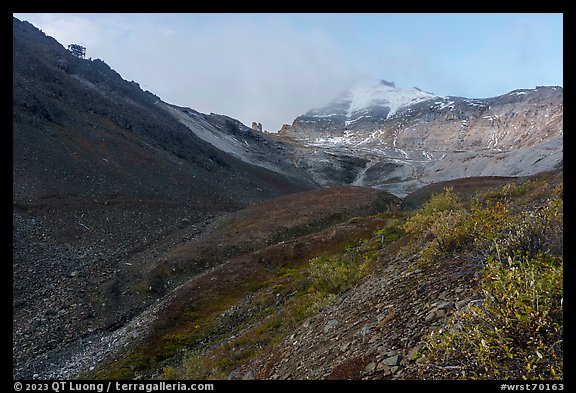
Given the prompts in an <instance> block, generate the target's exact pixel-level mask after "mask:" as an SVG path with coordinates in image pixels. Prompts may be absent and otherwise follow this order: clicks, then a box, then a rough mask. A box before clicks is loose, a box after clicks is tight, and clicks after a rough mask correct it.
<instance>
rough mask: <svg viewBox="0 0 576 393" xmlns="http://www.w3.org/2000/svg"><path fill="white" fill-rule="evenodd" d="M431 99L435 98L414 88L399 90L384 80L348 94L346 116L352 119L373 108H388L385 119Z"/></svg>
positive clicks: (361, 85)
mask: <svg viewBox="0 0 576 393" xmlns="http://www.w3.org/2000/svg"><path fill="white" fill-rule="evenodd" d="M432 98H436V96H435V95H434V94H430V93H427V92H424V91H422V90H420V89H418V88H416V87H412V88H409V89H399V88H397V87H396V86H395V85H394V83H393V82H388V81H385V80H382V81H380V82H379V83H377V84H373V83H372V84H370V85H366V84H360V85H357V86H355V87H353V88H352V89H351V90H350V92H349V93H348V100H349V101H350V104H349V107H348V111H347V113H346V115H347V117H348V118H353V117H356V116H355V115H356V114H362V113H365V112H367V111H369V110H370V109H372V108H375V107H387V108H389V112H388V115H387V117H390V116H392V115H394V114H395V113H396V111H397V110H398V109H400V108H402V107H405V106H408V105H412V104H416V103H418V102H422V101H426V100H429V99H432Z"/></svg>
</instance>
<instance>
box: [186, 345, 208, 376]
mask: <svg viewBox="0 0 576 393" xmlns="http://www.w3.org/2000/svg"><path fill="white" fill-rule="evenodd" d="M184 371H185V376H186V379H192V380H199V379H206V377H207V376H208V374H209V372H208V371H209V370H207V369H206V366H205V364H204V360H203V359H202V357H201V356H200V355H199V354H198V353H196V352H194V351H188V352H187V353H186V355H185V357H184Z"/></svg>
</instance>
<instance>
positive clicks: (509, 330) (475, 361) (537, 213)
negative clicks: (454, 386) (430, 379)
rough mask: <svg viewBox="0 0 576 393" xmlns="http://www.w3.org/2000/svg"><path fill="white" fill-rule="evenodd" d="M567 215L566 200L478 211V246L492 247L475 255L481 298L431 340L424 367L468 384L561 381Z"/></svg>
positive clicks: (475, 219) (474, 214) (474, 215)
mask: <svg viewBox="0 0 576 393" xmlns="http://www.w3.org/2000/svg"><path fill="white" fill-rule="evenodd" d="M490 203H493V201H492V202H490ZM498 204H500V205H498ZM562 210H563V202H562V200H561V199H551V200H550V201H548V203H546V204H545V205H542V206H541V207H538V208H535V209H533V210H530V211H525V212H519V213H516V214H511V213H509V212H508V210H507V209H506V208H505V206H504V205H503V204H501V202H497V204H496V205H494V206H493V207H491V208H490V207H487V208H480V207H479V206H476V207H475V210H474V211H473V212H471V217H470V220H471V221H473V222H474V225H473V226H472V227H473V228H475V230H476V232H475V235H476V236H480V235H483V237H481V240H478V238H476V239H475V241H474V243H475V244H478V243H479V242H484V243H486V242H488V241H490V242H491V247H489V248H482V249H480V250H479V254H478V256H479V257H480V256H482V255H483V257H484V258H483V260H484V261H485V266H484V269H483V279H482V284H481V290H482V294H483V299H482V301H481V302H479V303H477V304H472V305H470V306H468V307H467V308H466V309H464V310H463V311H461V312H459V313H457V314H456V315H455V316H454V317H453V318H452V320H451V321H450V323H449V324H448V326H447V327H446V328H444V329H442V330H441V331H439V332H436V333H433V334H431V335H430V336H429V337H428V338H427V340H426V349H427V353H426V355H425V361H426V363H432V364H442V365H449V366H455V369H454V370H453V369H452V368H450V370H453V371H450V372H449V374H450V375H448V377H455V378H464V379H467V378H482V379H484V378H489V379H521V378H522V379H560V378H562V366H563V350H562V328H563V312H562V299H563V285H562V283H563V258H562V249H563V244H562V234H563V216H562ZM481 218H483V220H482V219H481ZM456 227H458V225H456V226H455V228H456ZM482 253H484V254H482Z"/></svg>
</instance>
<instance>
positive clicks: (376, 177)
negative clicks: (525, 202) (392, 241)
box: [279, 81, 563, 196]
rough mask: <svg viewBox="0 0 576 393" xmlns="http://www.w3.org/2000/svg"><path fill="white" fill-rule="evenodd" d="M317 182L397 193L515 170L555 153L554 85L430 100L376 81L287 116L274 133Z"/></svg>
mask: <svg viewBox="0 0 576 393" xmlns="http://www.w3.org/2000/svg"><path fill="white" fill-rule="evenodd" d="M279 136H280V137H281V138H283V139H285V140H289V141H293V143H294V145H295V146H298V147H299V155H298V157H299V160H300V161H299V165H302V166H304V167H306V168H309V171H310V172H311V173H312V175H313V176H314V178H315V179H316V181H318V182H319V183H320V184H323V185H331V184H335V183H347V184H355V185H368V186H373V187H378V188H380V189H384V190H387V191H389V192H392V193H394V194H396V195H398V196H404V195H406V194H407V193H408V192H410V191H414V190H415V189H417V188H419V187H422V186H423V185H425V184H430V183H433V182H437V181H444V180H450V179H457V178H461V177H468V176H523V175H530V174H534V173H538V172H541V171H545V170H549V169H552V168H554V167H557V166H559V165H561V164H562V159H563V89H562V88H561V87H537V88H535V89H521V90H515V91H513V92H510V93H508V94H505V95H502V96H499V97H494V98H486V99H467V98H461V97H438V96H434V95H432V94H430V93H426V92H423V91H420V90H419V89H416V88H412V89H404V90H403V89H398V88H396V87H394V86H393V85H392V84H390V83H389V82H386V81H382V82H380V84H378V85H375V86H374V85H372V86H363V87H359V88H356V89H353V90H352V91H351V92H350V93H348V94H347V95H345V96H344V98H340V99H337V100H335V101H333V102H332V103H330V104H328V105H327V106H326V107H323V108H320V109H314V110H311V111H310V112H308V113H307V114H305V115H303V116H300V117H298V118H296V119H295V120H294V122H293V124H292V125H286V126H284V127H283V129H282V130H280V132H279Z"/></svg>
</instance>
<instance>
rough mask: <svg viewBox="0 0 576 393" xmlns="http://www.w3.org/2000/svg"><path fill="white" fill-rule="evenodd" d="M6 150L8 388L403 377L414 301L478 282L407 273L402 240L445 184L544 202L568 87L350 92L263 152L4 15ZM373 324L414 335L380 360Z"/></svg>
mask: <svg viewBox="0 0 576 393" xmlns="http://www.w3.org/2000/svg"><path fill="white" fill-rule="evenodd" d="M256 124H257V123H256ZM12 137H13V138H12V140H13V144H12V157H13V160H12V164H13V165H12V174H13V190H12V200H13V249H12V255H13V263H12V268H13V270H12V279H13V288H12V302H13V377H14V378H18V379H31V378H34V379H36V378H39V379H43V378H56V379H62V378H76V377H80V378H90V379H92V378H114V379H116V378H120V379H126V378H166V379H175V378H192V379H204V378H239V377H242V378H246V379H250V378H272V379H277V378H329V377H330V378H332V377H334V378H338V377H342V378H348V377H353V378H359V377H365V376H370V377H371V378H372V377H374V378H383V377H386V378H392V377H394V378H397V379H402V378H403V376H402V375H403V374H402V367H406V369H405V370H404V371H405V374H404V377H409V376H412V377H414V376H415V375H416V374H414V373H415V372H416V371H414V370H412V371H410V372H408V369H409V367H408V366H409V365H414V363H413V362H412V361H411V360H410V361H409V360H407V359H408V352H410V351H412V352H414V351H415V349H414V348H417V347H418V348H419V347H420V344H419V343H420V342H421V340H422V339H423V337H424V335H425V334H427V333H428V332H429V329H432V328H433V327H434V326H436V327H437V324H439V323H440V322H442V321H445V320H446V318H448V317H449V316H450V315H451V314H449V315H448V314H446V313H444V314H446V315H444V314H442V317H441V318H440V317H439V318H435V317H434V318H435V319H429V318H428V311H427V309H426V307H427V306H426V304H427V303H425V302H428V301H429V302H430V303H433V302H436V303H438V304H436V303H433V304H436V306H434V307H435V308H434V307H433V308H434V310H435V311H434V312H436V311H438V313H439V314H440V311H441V310H445V309H446V308H444V309H443V308H441V307H440V306H439V304H440V303H439V300H438V299H444V303H446V301H445V300H446V299H448V298H450V299H452V300H451V301H453V302H454V303H455V304H457V302H458V300H462V299H461V298H463V297H465V298H466V299H468V300H469V299H472V298H474V296H479V295H478V294H479V291H478V288H477V287H474V285H475V284H474V283H475V282H476V281H474V280H472V278H473V277H477V276H475V274H477V273H478V269H479V266H480V264H478V263H472V262H470V261H469V260H467V261H466V262H465V263H464V262H463V264H458V263H459V262H458V261H460V260H459V259H458V258H455V259H454V260H453V261H452V262H451V264H452V265H453V266H452V265H450V266H440V267H438V266H436V267H435V268H434V269H435V270H434V271H427V270H425V269H424V268H421V267H419V268H418V269H416V270H414V269H412V268H410V269H412V270H410V269H408V266H412V265H411V264H412V263H414V261H416V260H417V256H418V255H419V251H418V250H417V249H412V248H410V247H412V246H410V247H407V246H406V245H407V244H412V243H409V242H410V241H412V240H410V238H409V237H405V236H404V234H405V231H404V229H402V228H403V226H402V225H403V223H404V222H406V221H407V220H409V216H410V215H411V214H412V213H413V209H416V208H419V207H420V206H422V204H424V203H425V201H426V200H427V199H428V198H429V197H430V196H431V195H433V194H435V193H437V192H441V191H442V189H443V188H444V187H445V186H450V187H453V188H454V189H455V190H456V191H457V192H459V193H460V194H459V195H460V197H462V198H463V200H464V201H468V200H469V199H470V198H472V194H473V193H476V192H480V191H485V192H488V193H490V192H491V193H492V194H489V195H492V196H493V195H501V194H502V195H504V194H505V196H506V197H507V198H508V197H509V196H510V195H514V196H515V197H516V196H521V197H522V198H525V200H523V202H522V204H521V207H522V208H523V207H526V208H527V209H528V208H534V206H540V205H539V204H543V203H545V202H544V201H548V200H549V199H550V198H552V197H554V198H558V195H560V197H561V195H562V192H561V184H562V171H563V89H562V87H536V88H535V89H520V90H515V91H513V92H510V93H508V94H504V95H502V96H499V97H494V98H483V99H469V98H461V97H440V96H436V95H434V94H432V93H428V92H425V91H422V90H420V89H417V88H411V89H399V88H397V87H395V85H394V84H393V83H391V82H387V81H381V82H379V83H364V84H361V85H358V86H356V87H354V88H353V89H351V90H350V91H349V92H347V93H346V94H344V95H342V96H341V97H338V98H336V99H335V100H334V101H332V102H331V103H329V104H327V105H326V106H325V107H322V108H317V109H312V110H310V111H309V112H308V113H306V114H303V115H302V116H299V117H298V118H296V119H295V120H294V121H293V123H292V124H291V125H285V126H284V127H283V128H282V130H280V132H278V133H277V134H276V133H266V132H262V131H261V127H260V128H258V127H254V128H250V127H247V126H245V125H244V124H242V123H241V122H239V121H238V120H236V119H233V118H230V117H228V116H225V115H222V114H214V113H211V114H204V113H200V112H198V111H196V110H194V109H192V108H187V107H180V106H176V105H173V104H170V103H167V102H164V101H162V99H161V98H160V97H158V96H156V95H155V94H153V93H151V92H149V91H143V90H142V89H141V88H140V86H139V85H138V84H137V83H136V82H134V81H132V82H128V81H126V80H124V79H123V78H122V77H121V76H120V75H119V74H118V73H117V72H116V71H114V70H113V69H111V68H110V67H109V66H108V65H107V64H106V63H105V62H104V61H102V60H100V59H94V60H93V59H84V58H81V57H78V56H75V55H74V54H73V53H72V52H70V51H68V50H66V49H65V48H64V47H63V46H62V45H61V44H60V43H58V42H57V41H56V40H54V39H53V38H51V37H49V36H46V35H45V34H44V33H42V32H41V31H40V30H38V29H37V28H35V27H34V26H33V25H31V24H30V23H28V22H25V21H20V20H18V19H16V18H13V133H12ZM539 176H540V177H539ZM542 176H543V177H542ZM542 179H544V180H542ZM511 182H512V183H513V185H511V184H512V183H511ZM503 185H505V187H508V188H506V190H507V191H505V192H504V191H494V189H496V188H498V187H502V186H503ZM510 190H512V191H510ZM518 190H520V191H518ZM487 195H488V194H487ZM487 198H488V200H490V199H489V197H487ZM546 198H548V199H546ZM466 203H467V202H466ZM546 203H547V202H546ZM458 206H460V205H458ZM487 211H488V210H487ZM515 214H518V217H520V216H521V214H522V212H519V211H518V212H515ZM558 228H560V227H559V226H558ZM558 228H556V229H558ZM420 245H421V244H420ZM400 250H411V251H409V252H408V251H406V252H404V251H402V252H400ZM407 253H408V254H407ZM336 256H337V257H336ZM359 258H360V259H359ZM359 261H360V262H359ZM357 262H358V263H357ZM329 263H336V267H334V266H331V265H329ZM374 264H375V265H374ZM352 265H353V266H352ZM356 265H358V266H360V267H361V269H360V268H359V267H358V266H356ZM351 266H352V267H351ZM331 269H332V270H331ZM409 271H410V272H414V274H412V273H406V272H409ZM454 272H458V274H460V273H461V274H460V275H458V276H456V275H455V274H456V273H454ZM344 273H345V274H344ZM342 274H344V276H345V277H344V276H342ZM371 274H372V275H376V276H371ZM332 275H340V276H342V277H344V278H342V277H340V276H339V277H340V278H341V279H342V280H343V281H342V280H341V281H339V282H336V283H334V282H330V283H327V281H326V280H324V277H332ZM435 275H437V277H443V278H442V279H444V278H445V279H446V281H445V282H444V281H442V284H437V282H436V281H430V282H429V283H428V281H427V283H428V284H426V285H429V286H430V285H431V286H432V289H431V290H426V291H420V290H419V289H417V288H420V286H422V285H424V283H423V282H420V281H418V280H428V279H429V278H430V277H433V276H434V277H436V276H435ZM370 277H373V278H374V279H373V280H372V279H370ZM360 279H364V280H367V281H364V282H363V284H362V285H363V287H355V286H354V285H355V283H356V282H357V281H358V280H360ZM315 280H316V281H315ZM438 280H440V278H439V279H438ZM391 282H398V283H400V284H401V285H400V284H399V285H400V286H398V287H394V288H392V289H390V290H389V288H388V287H386V285H388V283H391ZM435 283H436V284H435ZM322 285H324V286H322ZM450 285H452V286H450ZM404 286H407V287H410V288H412V289H413V290H412V289H411V292H409V295H407V296H409V297H411V299H412V300H411V301H412V302H413V304H416V306H415V308H414V309H412V308H411V307H408V306H407V305H406V304H404V303H403V302H400V301H399V299H401V297H402V296H405V294H404V295H403V290H402V288H404ZM326 288H329V290H325V289H326ZM359 288H360V289H359ZM361 288H364V289H361ZM422 288H428V287H425V286H423V287H422ZM342 289H345V290H349V292H344V294H342V292H339V291H340V290H342ZM406 293H408V292H406ZM370 296H371V297H370ZM385 296H388V297H387V298H386V299H387V300H386V302H388V303H389V304H384V303H382V302H383V300H381V299H383V297H385ZM367 297H370V298H367ZM346 299H349V300H350V302H349V301H348V300H346ZM379 299H380V300H379ZM444 303H442V304H444ZM368 305H370V306H368ZM326 307H328V308H326ZM330 307H331V308H330ZM446 307H447V306H446ZM328 309H329V310H333V311H330V313H327V312H326V311H325V310H328ZM323 310H324V311H323ZM374 310H376V311H377V314H378V318H379V319H378V322H377V323H374V324H370V323H368V322H366V323H364V322H363V323H362V324H360V320H363V318H364V319H366V318H368V317H369V316H371V313H372V312H373V311H374ZM394 310H397V311H394ZM411 310H412V311H414V310H416V311H417V316H414V315H411V314H410V313H411V312H412V311H411ZM394 312H397V314H396V317H394ZM345 315H350V318H356V319H357V320H356V321H352V320H350V321H348V320H346V318H348V317H345ZM434 315H436V314H434ZM380 317H381V318H380ZM420 317H422V318H420ZM424 317H425V318H426V321H425V323H424V322H422V320H423V319H424ZM393 318H396V319H393ZM368 319H369V318H368ZM368 319H366V320H368ZM345 320H346V322H343V321H345ZM382 321H384V322H382ZM387 321H391V322H390V323H389V326H391V327H390V328H391V329H392V328H394V329H396V327H394V326H396V325H398V329H400V328H401V327H402V326H408V325H406V323H408V322H409V329H408V330H409V332H410V336H409V337H405V338H404V341H403V342H402V343H401V342H400V341H398V340H401V337H400V336H399V334H397V333H396V332H397V331H399V330H394V331H393V334H386V337H387V338H386V340H388V341H382V342H385V343H386V345H387V346H389V348H388V347H386V348H383V347H382V345H383V344H382V345H380V347H378V346H376V344H378V342H377V341H375V339H372V338H370V337H369V336H368V334H376V333H375V332H382V334H384V330H382V329H383V328H382V326H384V324H386V323H387ZM403 321H404V322H403ZM406 321H407V322H406ZM421 323H422V324H421ZM434 324H436V325H434ZM339 329H343V330H339ZM358 329H360V330H359V332H356V330H358ZM340 331H342V332H345V334H340V333H338V332H340ZM295 334H298V335H300V336H301V337H302V339H303V340H304V341H303V342H307V343H308V344H307V345H304V346H303V347H301V346H300V344H298V345H297V344H296V342H297V341H298V340H299V339H298V340H296V339H294V335H295ZM378 334H380V333H378ZM300 336H299V337H300ZM322 337H324V338H325V339H326V340H328V339H330V340H340V341H338V348H340V349H342V348H343V349H342V350H341V352H343V353H345V354H344V355H338V356H336V355H335V354H336V352H333V351H332V348H335V347H334V346H333V345H332V344H326V345H324V344H322V348H320V347H318V348H317V347H316V344H318V343H323V341H322V340H323V339H321V338H322ZM394 340H396V341H394ZM401 344H402V345H404V347H400V345H401ZM318 345H319V344H318ZM372 347H374V348H372ZM287 348H291V349H290V350H288V349H287ZM400 348H402V349H401V350H400ZM373 349H374V350H375V351H377V352H378V351H380V352H378V353H379V354H378V355H377V358H376V360H375V361H374V362H372V360H371V359H372V358H370V356H372V355H373V351H372V350H373ZM350 351H352V352H350ZM370 351H372V352H370ZM399 351H400V352H399ZM412 352H410V353H412ZM416 352H417V351H416ZM416 352H414V353H412V355H414V356H415V353H416ZM292 353H294V354H300V353H305V358H307V359H310V362H309V363H308V364H306V365H304V366H302V365H300V364H299V363H298V362H299V361H300V359H302V357H301V356H300V355H298V356H296V355H295V356H292V357H290V356H291V354H292ZM338 353H340V352H338ZM368 355H370V356H368ZM302 356H304V355H302ZM327 356H328V357H331V359H332V360H331V362H333V363H334V364H333V365H332V366H330V367H329V366H328V365H326V364H325V362H324V363H323V362H322V361H321V360H322V359H325V358H326V357H327ZM339 356H343V357H342V358H340V357H339ZM375 356H376V355H375ZM402 356H403V357H404V359H405V363H402V364H401V363H400V359H401V358H402ZM394 357H396V360H394V359H392V358H394ZM281 359H282V361H281V362H280V360H281ZM385 359H387V360H385ZM414 359H415V357H414ZM393 360H394V361H393ZM382 361H385V362H388V363H389V364H388V363H382ZM372 363H374V364H373V367H372ZM190 364H197V365H198V366H197V367H200V365H202V364H204V365H205V369H204V370H203V371H202V372H199V371H198V369H194V370H196V371H194V370H192V369H189V368H188V366H189V365H190ZM187 365H188V366H187ZM366 370H370V371H369V372H367V371H366ZM347 373H348V374H350V375H348V374H347Z"/></svg>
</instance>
